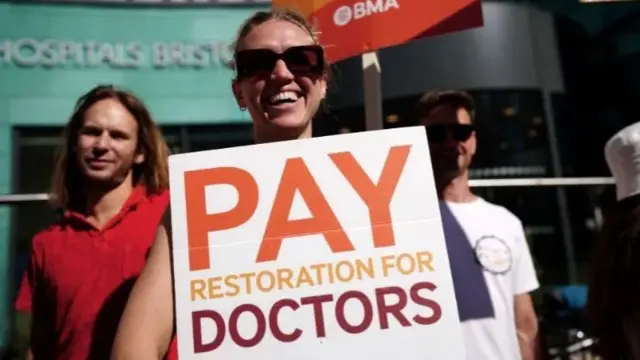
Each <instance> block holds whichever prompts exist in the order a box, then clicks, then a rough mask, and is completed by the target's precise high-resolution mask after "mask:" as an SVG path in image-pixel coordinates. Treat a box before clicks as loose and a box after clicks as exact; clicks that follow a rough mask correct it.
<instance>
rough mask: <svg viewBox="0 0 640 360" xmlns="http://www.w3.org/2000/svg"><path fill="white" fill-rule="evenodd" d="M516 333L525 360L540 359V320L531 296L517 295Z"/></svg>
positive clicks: (515, 304)
mask: <svg viewBox="0 0 640 360" xmlns="http://www.w3.org/2000/svg"><path fill="white" fill-rule="evenodd" d="M514 300H515V301H514V307H515V309H514V310H515V317H516V331H517V332H518V343H519V345H520V353H521V354H522V359H523V360H538V359H539V358H540V355H541V354H540V348H539V347H540V346H539V345H540V339H539V338H538V318H537V316H536V311H535V309H534V308H533V301H531V296H530V295H529V294H520V295H516V296H515V299H514Z"/></svg>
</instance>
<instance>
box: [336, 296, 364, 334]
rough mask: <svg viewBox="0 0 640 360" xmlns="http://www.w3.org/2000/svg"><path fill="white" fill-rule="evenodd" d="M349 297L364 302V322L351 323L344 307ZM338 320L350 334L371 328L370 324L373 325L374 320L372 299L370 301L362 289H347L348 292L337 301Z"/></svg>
mask: <svg viewBox="0 0 640 360" xmlns="http://www.w3.org/2000/svg"><path fill="white" fill-rule="evenodd" d="M349 299H358V300H359V301H360V303H361V304H362V309H363V310H364V316H363V318H362V322H361V323H360V324H359V325H351V324H349V322H348V321H347V318H346V316H345V311H344V307H345V305H346V304H347V301H348V300H349ZM336 320H337V321H338V325H340V327H341V328H342V330H344V331H346V332H348V333H349V334H360V333H361V332H364V331H365V330H367V329H368V328H369V326H371V322H372V321H373V306H372V305H371V301H369V298H368V297H367V295H365V294H364V293H362V292H360V291H347V292H346V293H344V294H342V295H340V297H339V298H338V301H337V302H336Z"/></svg>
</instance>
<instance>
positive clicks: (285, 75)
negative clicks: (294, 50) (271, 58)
mask: <svg viewBox="0 0 640 360" xmlns="http://www.w3.org/2000/svg"><path fill="white" fill-rule="evenodd" d="M271 75H272V78H274V79H287V80H290V79H293V77H294V76H293V74H292V73H291V71H290V70H289V68H288V67H287V64H286V63H285V62H284V61H282V60H278V61H277V62H276V66H275V67H274V68H273V73H272V74H271Z"/></svg>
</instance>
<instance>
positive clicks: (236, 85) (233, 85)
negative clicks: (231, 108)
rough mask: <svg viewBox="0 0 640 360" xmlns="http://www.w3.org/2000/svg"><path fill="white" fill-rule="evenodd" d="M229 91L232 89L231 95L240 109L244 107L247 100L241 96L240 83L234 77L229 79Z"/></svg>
mask: <svg viewBox="0 0 640 360" xmlns="http://www.w3.org/2000/svg"><path fill="white" fill-rule="evenodd" d="M231 91H233V96H235V98H236V102H237V103H238V106H239V107H240V108H241V109H246V108H247V102H246V101H245V99H244V96H242V91H241V90H240V83H239V82H238V80H236V79H234V80H233V81H231Z"/></svg>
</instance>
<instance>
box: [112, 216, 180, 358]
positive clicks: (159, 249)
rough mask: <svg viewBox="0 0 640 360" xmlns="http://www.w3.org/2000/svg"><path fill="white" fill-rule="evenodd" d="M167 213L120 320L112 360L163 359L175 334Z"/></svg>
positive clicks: (169, 231) (168, 218) (169, 234)
mask: <svg viewBox="0 0 640 360" xmlns="http://www.w3.org/2000/svg"><path fill="white" fill-rule="evenodd" d="M169 212H170V211H169V210H167V212H166V213H165V216H164V220H163V222H162V224H161V225H160V226H159V227H158V231H157V233H156V239H155V242H154V244H153V246H152V247H151V251H150V253H149V258H148V260H147V263H146V264H145V267H144V269H143V270H142V273H141V274H140V277H139V278H138V280H137V281H136V284H135V285H134V287H133V290H132V292H131V295H130V297H129V301H128V302H127V306H126V308H125V311H124V313H123V315H122V319H121V320H120V324H119V326H118V332H117V334H116V338H115V341H114V346H113V350H112V353H111V359H112V360H159V359H162V358H163V357H164V356H165V354H166V352H167V349H168V348H169V344H170V343H171V338H172V336H173V332H174V312H173V288H172V276H171V258H170V256H171V255H170V238H169V237H170V236H171V224H170V221H171V220H170V216H169Z"/></svg>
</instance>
